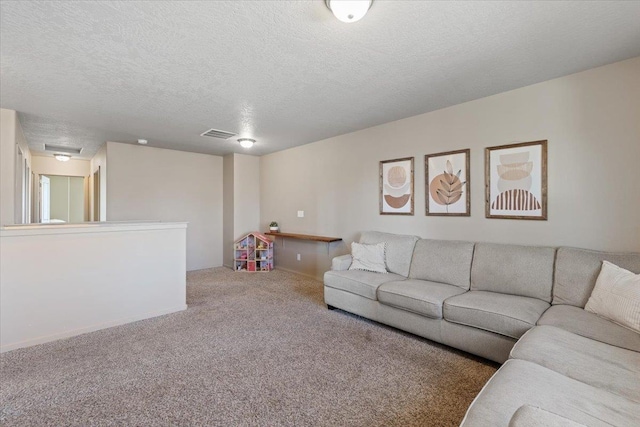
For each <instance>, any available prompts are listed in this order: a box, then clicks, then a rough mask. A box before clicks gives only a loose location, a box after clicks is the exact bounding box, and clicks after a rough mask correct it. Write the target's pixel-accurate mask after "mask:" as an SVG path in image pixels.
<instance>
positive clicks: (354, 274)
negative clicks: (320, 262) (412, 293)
mask: <svg viewBox="0 0 640 427" xmlns="http://www.w3.org/2000/svg"><path fill="white" fill-rule="evenodd" d="M403 279H404V277H402V276H399V275H397V274H393V273H387V274H383V273H372V272H370V271H360V270H347V271H327V272H326V273H324V285H325V286H328V287H330V288H334V289H340V290H342V291H347V292H351V293H352V294H356V295H360V296H361V297H365V298H369V299H372V300H374V301H376V300H377V295H376V291H377V289H378V286H380V285H381V284H383V283H385V282H391V281H398V280H403Z"/></svg>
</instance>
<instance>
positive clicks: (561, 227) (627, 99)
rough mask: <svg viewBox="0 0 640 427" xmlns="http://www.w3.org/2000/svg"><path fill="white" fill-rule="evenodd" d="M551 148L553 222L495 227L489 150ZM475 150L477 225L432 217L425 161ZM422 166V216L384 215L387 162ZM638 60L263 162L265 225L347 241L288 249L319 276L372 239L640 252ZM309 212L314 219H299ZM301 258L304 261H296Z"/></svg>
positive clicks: (289, 264) (281, 252)
mask: <svg viewBox="0 0 640 427" xmlns="http://www.w3.org/2000/svg"><path fill="white" fill-rule="evenodd" d="M542 139H546V140H548V141H549V142H548V220H547V221H523V220H504V219H487V218H485V215H484V157H483V156H484V148H485V147H489V146H496V145H503V144H510V143H514V142H524V141H535V140H542ZM464 148H470V149H471V187H470V188H471V216H470V217H456V218H451V217H427V216H425V214H424V211H425V194H424V190H425V188H424V187H425V186H424V155H425V154H431V153H438V152H443V151H450V150H456V149H464ZM408 156H414V157H415V215H414V216H391V215H379V209H378V200H379V199H378V198H379V193H378V192H379V189H378V165H379V163H378V162H379V161H381V160H387V159H394V158H400V157H408ZM639 162H640V58H634V59H630V60H627V61H622V62H619V63H615V64H611V65H607V66H604V67H599V68H595V69H592V70H588V71H585V72H581V73H578V74H574V75H570V76H566V77H562V78H558V79H555V80H550V81H547V82H543V83H539V84H536V85H532V86H528V87H525V88H521V89H517V90H513V91H510V92H505V93H502V94H498V95H495V96H491V97H487V98H483V99H479V100H476V101H472V102H467V103H464V104H460V105H456V106H453V107H450V108H446V109H442V110H439V111H434V112H431V113H427V114H422V115H419V116H415V117H411V118H407V119H403V120H399V121H396V122H391V123H387V124H384V125H381V126H376V127H373V128H369V129H365V130H362V131H359V132H354V133H351V134H347V135H342V136H338V137H335V138H330V139H327V140H323V141H319V142H316V143H312V144H308V145H304V146H301V147H296V148H292V149H289V150H285V151H281V152H278V153H274V154H270V155H266V156H263V157H262V158H261V164H260V166H261V179H260V183H261V196H262V197H261V201H262V203H261V225H262V227H263V228H264V227H266V226H267V225H268V222H269V221H271V220H277V221H279V222H280V226H281V229H282V231H290V232H302V233H311V234H326V235H331V236H334V235H335V236H340V237H342V238H344V239H345V243H344V244H341V245H340V244H338V245H335V244H334V245H333V246H332V248H331V253H330V254H329V255H327V249H326V246H324V244H319V243H318V244H316V243H314V244H310V243H307V242H298V243H296V242H293V241H291V242H289V241H287V244H286V249H285V248H282V247H281V246H280V245H278V247H277V248H276V252H277V253H276V263H277V265H279V266H281V267H284V268H289V269H294V270H297V271H301V272H303V273H305V274H310V275H314V276H317V277H320V276H321V274H322V272H323V271H325V270H327V269H328V268H329V266H330V264H329V260H330V257H331V256H333V255H335V254H339V253H344V252H347V251H348V246H347V243H348V242H349V241H351V240H353V239H355V238H357V237H358V234H359V232H360V231H362V230H369V229H372V230H382V231H389V232H393V233H406V234H416V235H420V236H422V237H428V238H442V239H461V240H473V241H490V242H502V243H516V244H530V245H558V246H559V245H567V246H577V247H582V248H591V249H600V250H610V251H640V220H639V219H638V218H639V216H638V215H639V214H638V212H640V167H639V166H638V164H639ZM297 210H304V211H305V214H306V216H305V218H297V217H296V211H297ZM298 251H302V252H303V254H302V258H303V261H301V262H297V261H295V255H296V252H298Z"/></svg>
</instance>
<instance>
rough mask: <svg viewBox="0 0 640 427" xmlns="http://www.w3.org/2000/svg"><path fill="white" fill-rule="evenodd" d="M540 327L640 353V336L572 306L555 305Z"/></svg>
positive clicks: (541, 319)
mask: <svg viewBox="0 0 640 427" xmlns="http://www.w3.org/2000/svg"><path fill="white" fill-rule="evenodd" d="M538 325H549V326H555V327H557V328H560V329H564V330H565V331H569V332H573V333H574V334H578V335H582V336H583V337H587V338H591V339H592V340H596V341H600V342H603V343H606V344H610V345H613V346H616V347H620V348H626V349H627V350H633V351H640V334H638V333H636V332H633V331H632V330H631V329H627V328H625V327H623V326H620V325H617V324H615V323H613V322H611V321H609V320H606V319H603V318H602V317H598V316H597V315H595V314H593V313H589V312H588V311H585V310H584V309H582V308H580V307H574V306H572V305H554V306H553V307H551V308H550V309H549V310H547V311H546V312H545V313H544V315H543V316H542V317H541V318H540V320H538Z"/></svg>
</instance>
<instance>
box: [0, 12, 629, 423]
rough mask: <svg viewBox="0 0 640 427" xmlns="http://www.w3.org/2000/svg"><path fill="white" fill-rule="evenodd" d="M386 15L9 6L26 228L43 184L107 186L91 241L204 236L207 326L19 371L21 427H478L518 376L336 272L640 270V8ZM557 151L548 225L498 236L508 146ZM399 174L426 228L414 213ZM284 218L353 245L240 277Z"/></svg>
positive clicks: (84, 344) (49, 349)
mask: <svg viewBox="0 0 640 427" xmlns="http://www.w3.org/2000/svg"><path fill="white" fill-rule="evenodd" d="M334 3H339V2H334ZM364 3H367V8H366V10H364V12H365V14H364V16H363V17H362V18H361V19H360V20H359V21H358V22H353V23H348V22H347V23H345V22H342V21H340V20H339V19H337V18H336V16H334V14H333V13H332V10H331V8H330V4H329V7H328V6H327V4H325V2H323V1H290V2H209V3H203V2H198V3H194V2H186V3H181V2H158V3H144V2H128V3H121V2H85V3H81V4H79V3H73V2H58V3H38V2H8V1H2V5H1V7H2V16H1V20H2V21H1V24H2V25H1V27H2V30H1V31H2V33H1V36H2V37H1V40H0V52H1V53H2V64H1V65H2V81H1V83H2V94H1V95H0V96H1V97H0V101H1V107H2V109H3V111H2V150H3V151H2V172H1V174H2V187H1V188H2V194H1V197H2V209H1V211H0V214H1V215H0V217H1V218H0V219H1V222H2V225H3V226H8V225H11V224H26V223H30V222H37V221H36V219H37V218H38V215H39V214H40V209H39V207H38V206H37V201H38V200H40V198H39V197H38V194H37V193H38V189H37V183H38V182H39V178H36V177H35V176H36V174H37V175H38V176H40V175H43V176H46V175H48V174H50V175H65V176H81V177H83V178H84V179H85V189H86V190H85V195H86V196H85V203H86V213H87V214H86V218H87V219H90V220H101V221H136V220H153V221H161V222H188V225H187V227H186V231H185V233H186V245H185V248H184V249H185V252H184V255H183V256H184V257H185V265H184V269H185V270H186V271H187V274H186V305H187V306H188V308H187V309H186V310H185V311H180V312H176V313H174V314H168V315H166V316H161V317H155V318H152V319H149V320H143V321H141V322H136V323H130V324H126V325H122V326H117V327H114V328H109V329H103V330H101V331H98V332H92V333H88V334H84V335H78V336H77V337H72V338H68V339H64V340H58V341H52V342H50V343H46V344H41V345H36V346H33V347H27V348H22V349H16V350H11V351H7V352H6V353H2V356H1V358H2V359H1V360H2V370H3V377H4V378H5V379H3V380H1V381H2V402H1V405H2V412H1V414H2V415H1V417H2V418H1V419H2V422H3V423H6V425H38V424H61V425H102V424H105V425H108V424H118V425H156V424H175V425H196V424H209V425H284V424H286V425H311V424H314V425H328V424H339V425H459V424H460V423H461V422H462V421H463V417H464V415H465V413H466V411H467V409H468V408H469V406H470V405H471V403H472V401H473V400H474V398H476V396H477V395H478V393H480V391H481V389H482V388H483V386H484V385H485V384H486V383H487V381H489V379H490V378H491V377H492V375H493V374H494V373H495V372H496V369H497V368H499V366H500V364H501V363H502V361H500V362H497V361H496V360H490V359H491V358H490V357H488V358H487V356H483V355H482V354H481V353H480V352H476V353H474V352H473V351H471V352H469V353H467V352H465V351H461V349H460V347H458V349H454V348H453V347H456V346H455V345H454V346H452V347H448V346H447V345H443V344H440V343H438V342H437V341H438V340H437V339H434V340H433V341H432V340H430V339H427V337H424V336H422V335H421V334H417V335H416V334H415V333H413V332H412V331H411V330H409V331H408V332H412V333H411V334H409V333H407V330H406V329H405V332H402V331H401V330H399V329H403V328H401V327H400V328H399V329H395V328H397V327H398V326H395V325H393V324H391V326H393V328H390V327H389V326H385V322H384V321H382V320H379V319H375V318H373V320H375V322H372V321H371V320H367V319H366V318H367V317H368V316H367V315H364V314H362V313H357V312H355V314H356V316H354V315H353V314H350V312H349V310H348V309H346V308H344V307H340V305H336V306H337V308H340V309H341V310H338V311H330V310H327V302H326V301H325V296H324V292H326V290H324V289H323V279H324V277H325V273H326V272H327V271H330V270H332V267H333V265H332V263H333V260H334V259H335V258H336V257H340V256H344V255H345V254H349V253H351V243H352V242H356V243H357V242H359V241H360V239H361V237H362V235H363V234H365V232H367V231H368V230H375V231H379V232H385V233H391V234H394V235H411V236H419V237H420V238H422V239H441V240H446V241H468V242H483V243H487V244H508V245H524V246H536V247H538V246H539V247H554V248H558V247H574V248H581V249H586V250H591V251H603V252H608V253H632V254H633V253H635V254H636V255H637V253H638V252H640V221H638V214H637V212H638V211H639V210H640V184H639V183H640V168H638V166H637V162H638V160H640V127H639V123H640V120H639V119H638V117H640V42H639V40H640V29H639V28H638V25H637V22H638V20H639V19H640V7H639V6H640V4H639V3H637V2H589V3H574V2H554V3H549V2H482V3H480V4H474V3H472V2H391V1H382V0H374V1H373V2H372V3H369V2H364ZM334 6H335V7H336V8H337V6H336V5H335V4H334ZM369 6H370V7H369ZM9 128H11V129H12V131H11V132H10V135H9V132H8V129H9ZM209 129H216V130H224V131H228V132H231V133H233V134H236V135H235V136H233V137H230V138H229V139H222V138H210V137H205V136H201V134H202V133H205V132H206V131H207V130H209ZM242 139H251V140H253V141H254V143H253V146H252V147H250V148H245V147H243V146H241V144H240V143H241V141H239V140H242ZM140 140H141V141H140ZM538 141H545V144H544V147H545V157H544V170H545V176H544V179H545V182H544V185H543V186H541V187H544V198H543V197H542V193H541V196H540V201H542V202H543V204H544V215H542V214H541V215H540V217H535V218H529V219H522V218H508V219H506V218H499V217H493V218H492V217H491V216H490V214H487V211H486V210H487V209H488V208H487V206H486V204H487V203H488V202H487V200H488V194H487V192H486V190H487V181H486V179H487V178H486V177H487V169H486V168H487V167H488V162H487V159H486V157H485V156H487V153H488V151H487V149H488V148H493V147H501V146H510V145H514V144H522V143H529V142H538ZM44 144H49V145H54V146H67V147H72V148H73V147H76V148H81V149H82V151H81V152H80V153H79V154H71V160H70V161H69V162H65V163H62V162H57V161H54V160H53V154H55V153H53V152H50V151H47V150H44V149H43V148H42V147H43V145H44ZM15 147H19V149H20V152H21V153H22V154H21V155H22V156H23V158H22V159H21V160H20V162H19V163H18V164H22V165H27V166H28V167H29V168H30V170H31V171H33V172H35V174H34V175H33V176H32V177H31V178H29V176H30V174H26V175H25V174H24V173H17V172H16V171H17V168H16V162H15V159H16V156H17V152H16V148H15ZM455 150H469V151H468V154H467V156H468V158H467V160H468V168H467V169H466V170H465V171H464V172H465V177H466V180H465V185H466V193H465V195H468V197H469V199H468V203H467V204H466V205H465V207H463V208H465V209H466V210H465V214H464V215H459V216H454V217H447V215H429V214H428V213H429V212H428V209H429V206H430V200H431V199H430V196H429V194H430V193H429V187H428V183H429V182H430V180H429V179H428V177H429V174H428V173H429V171H428V170H427V168H428V165H429V163H428V160H427V158H426V157H425V156H432V155H436V154H439V153H446V152H451V151H455ZM7 153H8V154H7ZM58 154H59V153H58ZM34 159H35V160H34ZM42 159H47V162H45V161H44V160H42ZM397 159H412V160H411V162H412V163H411V164H412V167H411V169H410V170H409V172H410V174H411V178H412V184H413V186H412V188H411V192H410V196H411V198H410V200H411V212H410V213H407V212H403V214H402V215H388V214H386V213H388V212H382V206H383V201H382V200H383V191H385V190H384V186H383V185H382V176H381V173H382V172H381V171H382V162H386V161H389V160H397ZM78 162H80V163H78ZM52 165H53V166H52ZM65 165H66V166H65ZM70 165H73V166H74V167H76V169H75V171H78V172H75V171H72V172H64V168H65V167H71V166H70ZM78 165H81V166H82V168H78ZM54 166H55V168H56V169H55V171H52V169H48V168H52V167H54ZM61 168H62V169H61ZM541 170H542V169H541ZM96 172H98V175H97V176H96V175H95V173H96ZM18 177H19V178H20V179H21V180H23V181H19V180H18ZM25 177H26V178H25ZM29 180H31V182H30V184H27V183H28V182H29ZM96 182H97V183H98V187H97V188H98V189H99V190H97V189H96V186H95V185H94V184H96ZM541 183H542V180H541ZM34 184H36V185H34ZM96 200H99V203H95V202H96ZM273 221H276V222H277V223H278V225H279V228H280V232H281V233H296V234H303V235H314V236H317V235H320V236H333V237H336V238H339V239H341V240H338V241H335V242H330V243H324V242H317V241H313V240H299V239H293V238H286V237H277V236H276V237H274V238H275V243H274V246H275V248H274V252H275V264H276V269H275V271H272V272H269V273H264V274H261V273H260V274H248V273H239V272H234V271H232V269H233V265H234V259H233V258H234V251H233V246H234V244H233V242H234V241H236V240H237V239H238V238H240V237H242V236H243V235H244V234H246V233H249V232H253V231H261V232H265V231H267V230H268V228H269V225H270V223H271V222H273ZM33 227H38V226H35V225H34V226H33ZM51 227H53V226H51ZM3 233H4V231H3ZM9 238H10V237H6V236H5V235H4V234H3V237H2V239H3V240H4V241H7V240H8V239H9ZM3 258H5V259H8V258H6V255H4V254H3ZM612 262H613V261H612ZM552 263H553V261H552ZM38 265H41V264H38V263H37V261H36V260H34V261H33V264H32V265H30V266H27V268H29V267H33V268H35V267H36V266H38ZM58 265H59V264H58ZM621 266H622V265H621ZM622 267H623V268H625V267H624V266H622ZM74 268H76V269H79V270H81V269H82V267H74ZM132 268H133V267H132ZM626 268H627V269H631V270H632V272H633V273H635V274H638V273H639V271H633V268H631V267H626ZM87 273H88V272H87ZM125 273H126V272H125ZM105 274H107V273H105ZM407 274H408V272H407ZM55 276H61V277H63V278H64V274H62V273H60V272H58V271H55ZM404 276H405V277H406V276H407V275H406V274H405V275H404ZM122 280H125V278H124V277H123V279H122ZM594 280H595V279H594ZM3 282H4V281H3ZM6 285H7V284H6V283H3V295H2V296H3V298H4V297H5V295H6V294H5V293H4V289H5V288H4V286H6ZM45 285H46V284H45ZM554 286H555V285H554ZM549 292H551V291H550V290H549ZM69 297H71V295H69ZM70 299H72V298H70ZM330 305H334V304H330ZM26 307H28V305H27V306H25V308H26ZM360 316H363V317H360ZM369 318H370V319H371V317H369ZM377 322H380V323H377ZM387 324H389V323H387ZM373 343H375V345H374V344H373ZM445 344H447V343H446V342H445ZM462 350H465V349H464V348H463V349H462ZM466 351H468V350H466ZM636 351H637V350H636ZM470 353H473V354H470ZM629 357H631V359H632V360H636V359H633V356H629ZM507 364H508V363H507ZM29 371H31V373H29ZM636 371H637V370H636ZM5 373H6V374H7V375H6V376H5ZM633 375H638V374H637V372H636V373H635V374H632V378H640V377H634V376H633ZM7 378H8V380H7ZM585 381H586V380H585ZM29 384H32V385H33V386H32V387H30V386H29ZM123 390H124V392H122V393H121V391H123ZM627 398H628V396H627ZM629 399H630V400H631V401H634V398H633V397H632V398H629ZM634 404H635V405H640V404H638V403H637V400H635V403H634ZM613 406H615V405H613ZM634 408H635V407H634ZM624 410H625V411H628V412H627V414H628V415H629V416H630V417H631V418H629V419H633V416H634V414H638V413H640V412H634V411H635V409H633V408H632V409H624ZM623 412H624V411H623ZM560 415H562V414H560ZM605 420H606V421H607V422H608V423H609V424H613V425H624V424H623V423H622V424H620V423H619V424H616V422H619V421H617V419H613V418H611V419H609V418H606V417H605ZM574 421H576V420H574ZM591 421H592V420H591ZM591 421H589V422H587V421H585V420H584V419H581V420H577V421H576V422H580V423H582V424H584V425H598V424H597V423H595V422H594V423H593V424H590V422H591ZM467 422H468V421H467ZM470 425H471V424H470ZM505 425H506V424H505ZM561 425H562V424H561Z"/></svg>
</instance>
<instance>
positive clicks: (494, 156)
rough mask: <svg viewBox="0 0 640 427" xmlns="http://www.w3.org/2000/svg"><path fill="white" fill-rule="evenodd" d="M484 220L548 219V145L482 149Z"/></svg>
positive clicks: (503, 146) (505, 146) (540, 143)
mask: <svg viewBox="0 0 640 427" xmlns="http://www.w3.org/2000/svg"><path fill="white" fill-rule="evenodd" d="M485 199H486V200H485V214H486V217H487V218H510V219H534V220H546V219H547V141H533V142H524V143H520V144H510V145H501V146H498V147H487V148H486V149H485Z"/></svg>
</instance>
